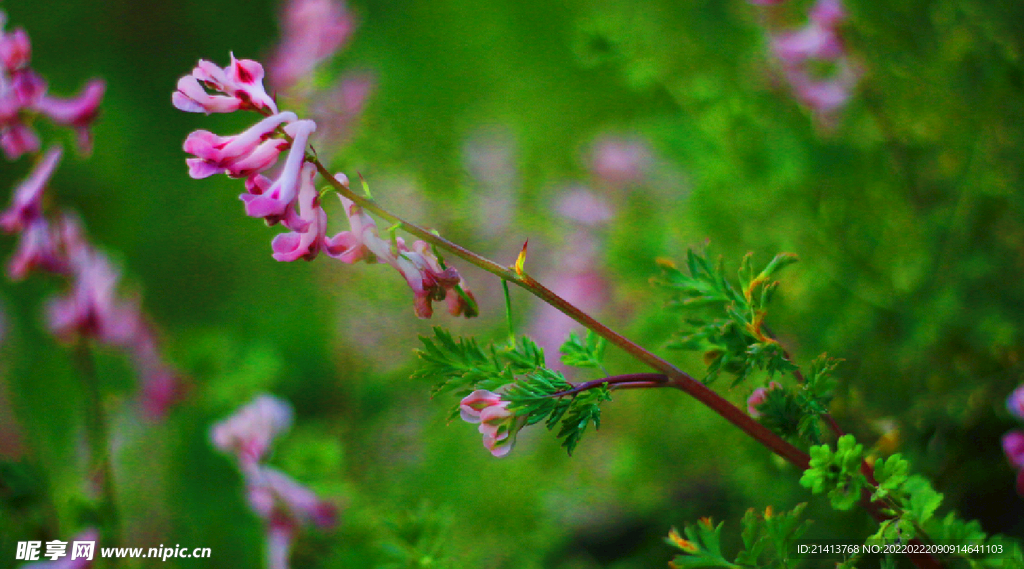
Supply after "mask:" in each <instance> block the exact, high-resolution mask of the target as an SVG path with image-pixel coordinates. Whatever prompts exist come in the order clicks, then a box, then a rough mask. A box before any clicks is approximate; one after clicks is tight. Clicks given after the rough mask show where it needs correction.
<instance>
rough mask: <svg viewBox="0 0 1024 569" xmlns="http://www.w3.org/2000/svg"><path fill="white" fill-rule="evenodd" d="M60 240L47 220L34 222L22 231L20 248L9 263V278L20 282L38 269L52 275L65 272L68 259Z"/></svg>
mask: <svg viewBox="0 0 1024 569" xmlns="http://www.w3.org/2000/svg"><path fill="white" fill-rule="evenodd" d="M58 238H59V237H57V236H56V234H55V233H54V231H53V230H52V228H51V227H50V223H49V222H48V221H46V219H45V218H43V217H37V218H36V219H34V220H32V221H31V222H30V223H29V224H28V225H27V226H26V227H25V228H24V229H23V230H22V231H21V235H20V236H19V239H18V246H17V248H16V249H15V250H14V254H13V255H11V258H10V260H9V261H8V262H7V276H8V278H10V279H11V280H12V281H20V280H22V279H24V278H25V277H26V276H28V273H29V272H31V271H33V270H36V269H41V270H44V271H47V272H51V273H62V272H65V271H66V270H67V259H66V258H65V256H64V255H63V254H62V253H61V249H60V243H59V241H58V240H57V239H58Z"/></svg>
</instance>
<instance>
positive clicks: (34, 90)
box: [11, 67, 46, 107]
mask: <svg viewBox="0 0 1024 569" xmlns="http://www.w3.org/2000/svg"><path fill="white" fill-rule="evenodd" d="M11 91H12V93H13V94H14V98H15V100H17V101H18V103H19V104H21V105H22V106H24V107H31V106H33V105H35V104H36V103H37V102H39V100H40V99H41V98H42V97H43V95H45V94H46V81H45V80H44V79H43V78H42V77H40V76H39V74H38V73H36V72H35V71H32V69H30V68H28V67H26V68H24V69H19V70H17V71H15V72H14V74H12V75H11Z"/></svg>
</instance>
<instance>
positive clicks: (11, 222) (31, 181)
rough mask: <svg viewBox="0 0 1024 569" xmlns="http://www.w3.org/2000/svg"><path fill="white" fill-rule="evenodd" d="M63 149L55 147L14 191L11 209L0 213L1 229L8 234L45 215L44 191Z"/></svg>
mask: <svg viewBox="0 0 1024 569" xmlns="http://www.w3.org/2000/svg"><path fill="white" fill-rule="evenodd" d="M60 157H61V148H60V146H54V147H53V148H51V149H50V150H48V151H47V152H46V154H45V155H44V156H43V158H42V160H40V161H39V162H37V163H36V165H35V167H34V168H33V169H32V172H31V173H30V174H29V175H28V177H27V178H25V180H24V181H23V182H21V183H20V184H18V186H17V187H16V188H15V189H14V197H13V198H12V199H11V207H10V208H8V209H7V210H6V211H4V212H3V213H0V228H3V230H4V231H6V232H7V233H15V232H18V231H21V230H22V229H24V228H25V227H26V226H27V225H28V224H30V223H31V222H32V221H34V220H36V219H38V218H39V217H40V216H41V215H42V213H43V204H42V200H43V190H44V189H45V188H46V184H47V183H48V182H49V181H50V176H51V175H52V174H53V170H54V169H55V168H56V166H57V163H58V162H60Z"/></svg>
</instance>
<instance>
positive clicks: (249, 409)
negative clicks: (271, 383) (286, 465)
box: [210, 395, 292, 467]
mask: <svg viewBox="0 0 1024 569" xmlns="http://www.w3.org/2000/svg"><path fill="white" fill-rule="evenodd" d="M291 424H292V408H291V406H290V405H288V403H286V402H284V401H282V400H280V399H278V398H276V397H272V396H270V395H260V396H258V397H256V398H255V399H253V400H252V402H250V403H249V404H248V405H246V406H244V407H242V408H241V409H239V410H238V411H236V412H235V414H234V415H231V416H230V417H228V418H227V419H224V420H223V421H221V422H219V423H217V424H215V425H214V426H213V427H212V428H211V429H210V440H211V441H212V442H213V445H214V446H215V447H217V448H218V449H219V450H221V451H222V452H226V453H233V454H234V455H235V456H236V458H237V459H238V461H239V463H241V464H242V465H243V467H245V466H246V465H249V466H251V465H255V464H256V463H258V462H259V461H260V460H262V459H263V457H264V456H265V455H266V454H267V451H268V450H270V445H271V444H272V443H273V441H274V438H275V437H277V435H279V434H281V433H282V432H284V431H286V430H288V428H289V427H290V426H291Z"/></svg>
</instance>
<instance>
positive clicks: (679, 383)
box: [313, 160, 810, 470]
mask: <svg viewBox="0 0 1024 569" xmlns="http://www.w3.org/2000/svg"><path fill="white" fill-rule="evenodd" d="M313 163H314V164H315V165H316V169H317V171H318V172H320V174H321V175H322V176H324V177H325V178H326V179H327V180H328V181H329V183H330V184H331V185H332V186H333V187H334V188H335V189H336V190H338V192H339V193H341V194H342V195H343V196H345V197H346V198H348V199H350V200H352V201H353V202H355V203H356V204H357V205H359V206H360V207H362V208H364V209H367V210H369V211H371V212H373V213H375V214H377V215H379V216H380V217H382V218H384V219H387V220H389V221H391V222H393V223H401V224H402V228H403V229H404V230H406V231H408V232H409V233H411V234H412V235H415V236H416V237H419V238H420V239H423V240H424V241H426V242H427V243H430V244H432V245H434V246H437V247H440V248H442V249H445V250H447V251H449V252H451V253H452V254H454V255H455V256H457V257H459V258H461V259H463V260H464V261H466V262H468V263H470V264H472V265H474V266H476V267H479V268H481V269H483V270H485V271H487V272H489V273H491V274H493V275H495V276H497V277H499V278H501V279H503V280H505V281H507V282H510V283H512V284H515V285H518V286H520V287H522V288H523V289H526V290H527V291H529V292H530V293H531V294H533V295H534V296H536V297H537V298H539V299H540V300H542V301H544V302H546V303H547V304H550V305H551V306H553V307H555V308H556V309H558V310H559V311H560V312H562V313H563V314H565V315H566V316H568V317H570V318H572V319H573V320H575V321H576V322H578V323H580V324H582V325H583V326H585V327H587V328H589V329H591V330H593V331H594V332H595V333H597V334H598V335H599V336H601V337H603V338H604V339H605V340H607V341H608V342H610V343H612V344H614V345H616V346H618V347H619V348H621V349H623V350H625V351H626V352H627V353H628V354H630V355H632V356H633V357H635V358H636V359H638V360H640V361H641V362H643V363H645V364H647V365H648V366H650V367H651V368H652V369H654V370H656V371H658V372H661V373H663V374H665V376H667V378H668V383H667V384H666V386H669V387H675V388H676V389H680V390H682V391H685V392H686V393H689V394H690V395H691V396H693V397H694V398H696V399H697V400H698V401H700V402H701V403H703V404H704V405H706V406H708V407H710V408H711V409H712V410H714V411H715V412H716V413H718V414H719V415H721V416H722V417H724V418H725V419H726V420H727V421H729V422H730V423H732V424H734V425H736V426H737V427H739V428H740V429H741V430H743V431H744V432H745V433H747V434H748V435H750V436H751V437H752V438H754V440H756V441H758V442H759V443H761V444H762V445H764V446H765V447H767V448H768V449H769V450H771V451H772V452H774V453H775V454H777V455H779V456H781V457H782V458H784V459H786V460H787V461H789V462H790V463H792V464H793V465H795V466H796V467H797V468H799V469H800V470H804V469H806V468H807V467H808V464H809V462H810V457H808V455H807V453H805V452H803V451H802V450H800V449H798V448H796V447H795V446H793V445H792V444H790V443H788V442H786V441H785V440H783V439H782V438H781V437H779V436H778V435H776V434H775V433H773V432H772V431H771V430H770V429H768V428H767V427H765V426H764V425H762V424H760V423H758V422H757V421H755V420H754V419H753V418H752V417H750V416H749V415H747V414H746V413H744V412H743V411H742V410H741V409H739V408H738V407H736V406H735V405H733V404H732V403H730V402H729V401H727V400H726V399H725V398H724V397H722V396H721V395H719V394H718V393H715V392H714V391H712V390H711V389H709V388H708V387H707V386H706V385H704V384H703V383H701V382H699V381H697V380H696V379H694V378H693V377H691V376H690V375H689V374H687V373H685V372H683V371H682V370H680V369H679V368H677V367H675V366H674V365H672V364H671V363H669V362H668V361H667V360H665V359H663V358H661V357H659V356H657V355H655V354H654V353H652V352H650V351H648V350H646V349H645V348H643V347H642V346H640V345H639V344H636V343H635V342H633V341H632V340H630V339H628V338H626V337H625V336H623V335H621V334H619V333H618V332H616V331H614V330H612V329H611V328H609V327H608V326H605V325H604V324H602V323H601V322H598V321H597V320H595V319H594V318H593V317H592V316H590V315H589V314H587V313H586V312H583V311H582V310H580V309H579V308H577V307H576V306H574V305H573V304H571V303H569V302H567V301H566V300H565V299H563V298H562V297H560V296H558V295H557V294H555V293H554V292H552V291H551V290H550V289H548V288H546V287H545V286H543V285H542V284H540V283H539V282H537V281H536V280H534V279H533V278H532V277H531V276H529V275H528V274H527V273H526V272H525V271H519V272H517V271H515V270H513V269H511V268H508V267H503V266H502V265H499V264H498V263H495V262H494V261H491V260H490V259H487V258H485V257H482V256H480V255H478V254H476V253H474V252H472V251H470V250H468V249H466V248H465V247H462V246H461V245H458V244H456V243H453V242H451V241H448V240H447V239H445V238H443V237H440V236H438V235H435V234H433V233H431V232H429V231H427V230H426V229H423V228H422V227H420V226H418V225H416V224H414V223H410V222H408V221H406V220H404V219H402V218H401V217H399V216H397V215H395V214H393V213H391V212H389V211H387V210H386V209H384V208H382V207H380V206H379V205H378V204H377V203H376V202H375V201H373V200H371V199H369V198H366V197H364V196H361V195H358V194H357V193H355V192H353V191H352V190H351V189H349V188H348V187H347V186H345V185H344V184H342V183H341V182H339V181H338V180H336V179H335V178H334V176H333V175H331V173H330V172H329V171H328V170H327V168H326V167H324V165H323V164H322V163H321V162H320V161H319V160H314V161H313Z"/></svg>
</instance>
